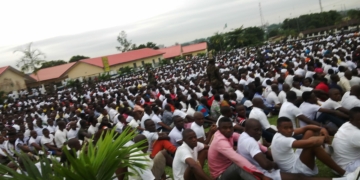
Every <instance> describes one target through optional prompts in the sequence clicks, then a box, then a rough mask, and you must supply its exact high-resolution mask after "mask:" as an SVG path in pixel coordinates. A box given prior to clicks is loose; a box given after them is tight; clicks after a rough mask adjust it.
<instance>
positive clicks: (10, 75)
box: [0, 66, 35, 93]
mask: <svg viewBox="0 0 360 180" xmlns="http://www.w3.org/2000/svg"><path fill="white" fill-rule="evenodd" d="M33 82H35V79H33V78H31V77H29V76H28V75H26V74H24V73H22V72H21V71H18V70H16V69H15V68H13V67H11V66H5V67H1V68H0V91H4V92H6V93H8V92H12V91H18V90H22V89H26V88H27V86H26V85H27V84H29V83H33Z"/></svg>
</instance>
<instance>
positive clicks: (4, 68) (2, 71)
mask: <svg viewBox="0 0 360 180" xmlns="http://www.w3.org/2000/svg"><path fill="white" fill-rule="evenodd" d="M9 67H10V66H5V67H0V75H1V74H2V73H4V72H5V71H6V69H8V68H9Z"/></svg>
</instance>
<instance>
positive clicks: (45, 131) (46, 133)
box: [42, 128, 50, 138]
mask: <svg viewBox="0 0 360 180" xmlns="http://www.w3.org/2000/svg"><path fill="white" fill-rule="evenodd" d="M42 133H43V135H44V136H45V137H46V138H49V134H50V131H49V130H48V129H47V128H44V129H43V130H42Z"/></svg>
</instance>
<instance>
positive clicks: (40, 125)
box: [36, 118, 42, 128]
mask: <svg viewBox="0 0 360 180" xmlns="http://www.w3.org/2000/svg"><path fill="white" fill-rule="evenodd" d="M36 125H37V126H38V127H40V128H42V120H41V119H40V118H38V119H36Z"/></svg>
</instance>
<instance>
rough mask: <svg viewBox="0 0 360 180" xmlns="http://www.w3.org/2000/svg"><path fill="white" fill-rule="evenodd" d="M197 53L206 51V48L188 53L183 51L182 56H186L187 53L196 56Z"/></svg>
mask: <svg viewBox="0 0 360 180" xmlns="http://www.w3.org/2000/svg"><path fill="white" fill-rule="evenodd" d="M198 53H207V49H204V50H200V51H195V52H190V53H183V56H187V55H192V56H196V55H197V54H198Z"/></svg>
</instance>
